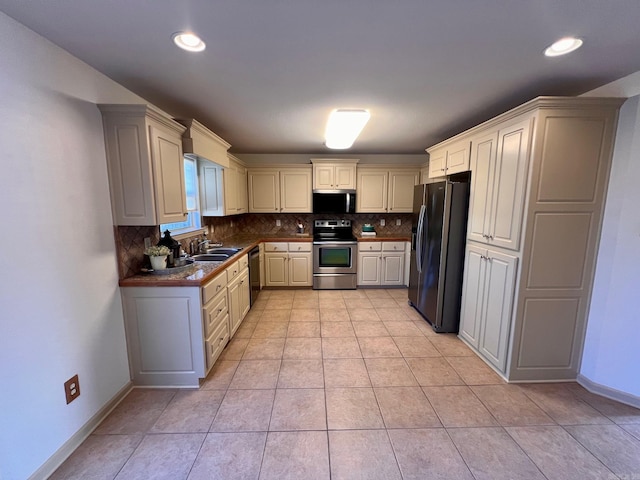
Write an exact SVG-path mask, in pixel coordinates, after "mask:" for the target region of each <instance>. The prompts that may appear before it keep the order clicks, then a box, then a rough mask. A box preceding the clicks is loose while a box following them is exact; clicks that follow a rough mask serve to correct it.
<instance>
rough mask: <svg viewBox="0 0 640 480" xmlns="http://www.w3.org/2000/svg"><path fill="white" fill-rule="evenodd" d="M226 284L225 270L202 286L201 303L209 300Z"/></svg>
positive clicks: (204, 303)
mask: <svg viewBox="0 0 640 480" xmlns="http://www.w3.org/2000/svg"><path fill="white" fill-rule="evenodd" d="M226 286H227V275H226V274H225V272H222V273H221V274H220V275H218V276H217V277H215V278H214V279H213V280H211V281H210V282H209V283H207V284H206V285H204V286H203V287H202V304H203V305H206V304H207V303H208V302H209V300H211V299H212V298H213V297H215V296H216V295H217V294H218V293H220V292H221V291H222V290H224V287H226Z"/></svg>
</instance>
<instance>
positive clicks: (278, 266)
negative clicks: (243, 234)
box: [264, 242, 313, 287]
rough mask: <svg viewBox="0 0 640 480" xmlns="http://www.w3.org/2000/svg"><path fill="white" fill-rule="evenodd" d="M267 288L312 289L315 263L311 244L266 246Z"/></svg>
mask: <svg viewBox="0 0 640 480" xmlns="http://www.w3.org/2000/svg"><path fill="white" fill-rule="evenodd" d="M264 264H265V286H267V287H310V286H311V285H312V284H313V262H312V257H311V243H310V242H291V243H285V242H268V243H265V244H264Z"/></svg>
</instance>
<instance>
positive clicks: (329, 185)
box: [311, 159, 358, 190]
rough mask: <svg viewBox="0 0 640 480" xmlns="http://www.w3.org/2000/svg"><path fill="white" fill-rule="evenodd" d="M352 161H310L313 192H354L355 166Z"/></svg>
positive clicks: (355, 162)
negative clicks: (311, 164)
mask: <svg viewBox="0 0 640 480" xmlns="http://www.w3.org/2000/svg"><path fill="white" fill-rule="evenodd" d="M357 162H358V160H353V159H311V163H313V189H314V190H355V188H356V164H357Z"/></svg>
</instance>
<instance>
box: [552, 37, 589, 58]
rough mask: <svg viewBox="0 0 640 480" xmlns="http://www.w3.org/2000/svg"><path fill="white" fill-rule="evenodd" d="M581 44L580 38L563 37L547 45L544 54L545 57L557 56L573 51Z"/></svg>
mask: <svg viewBox="0 0 640 480" xmlns="http://www.w3.org/2000/svg"><path fill="white" fill-rule="evenodd" d="M581 46H582V40H580V39H579V38H575V37H564V38H561V39H560V40H558V41H557V42H555V43H554V44H552V45H551V46H550V47H548V48H547V49H546V50H545V51H544V54H545V55H546V56H547V57H558V56H560V55H565V54H567V53H570V52H573V51H574V50H577V49H579V48H580V47H581Z"/></svg>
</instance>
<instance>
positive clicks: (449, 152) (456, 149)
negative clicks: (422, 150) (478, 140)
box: [428, 140, 469, 178]
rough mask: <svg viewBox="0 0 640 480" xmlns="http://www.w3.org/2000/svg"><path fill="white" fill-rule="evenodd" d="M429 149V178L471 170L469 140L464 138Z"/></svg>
mask: <svg viewBox="0 0 640 480" xmlns="http://www.w3.org/2000/svg"><path fill="white" fill-rule="evenodd" d="M428 151H429V178H434V177H442V176H444V175H452V174H454V173H460V172H466V171H468V170H469V141H468V140H463V141H460V142H456V143H453V144H451V145H448V146H446V147H442V148H438V149H435V150H428Z"/></svg>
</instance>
